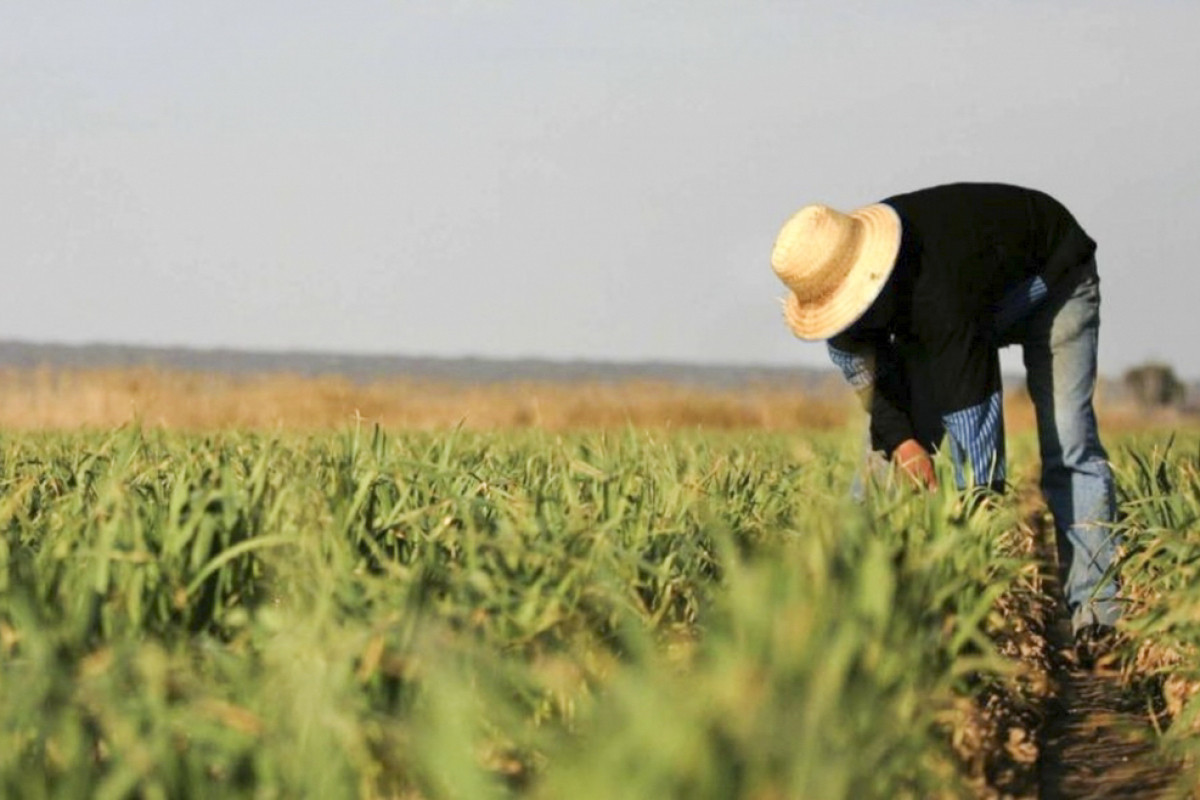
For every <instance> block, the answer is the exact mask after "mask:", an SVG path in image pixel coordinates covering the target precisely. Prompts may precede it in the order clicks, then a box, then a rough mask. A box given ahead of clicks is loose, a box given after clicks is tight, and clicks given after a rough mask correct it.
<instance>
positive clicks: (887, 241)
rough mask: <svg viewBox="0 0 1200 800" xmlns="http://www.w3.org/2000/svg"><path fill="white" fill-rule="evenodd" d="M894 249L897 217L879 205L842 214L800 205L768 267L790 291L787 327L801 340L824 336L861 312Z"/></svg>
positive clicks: (884, 278) (896, 248) (884, 279)
mask: <svg viewBox="0 0 1200 800" xmlns="http://www.w3.org/2000/svg"><path fill="white" fill-rule="evenodd" d="M899 251H900V216H899V215H898V214H897V213H896V212H895V210H894V209H893V208H892V207H891V206H888V205H885V204H883V203H876V204H875V205H871V206H866V207H865V208H860V209H858V210H857V211H854V212H852V213H850V214H843V213H841V212H840V211H836V210H834V209H832V208H829V207H828V206H822V205H813V206H805V207H804V208H802V209H800V210H799V211H797V212H796V214H795V216H793V217H792V218H791V219H789V220H788V221H787V222H786V223H784V226H783V229H782V230H781V231H780V232H779V237H778V238H777V239H776V240H775V249H774V250H772V251H771V268H772V269H774V270H775V274H776V275H778V276H779V279H780V280H781V281H783V283H784V285H785V286H787V288H788V289H790V290H791V293H790V294H789V295H788V296H787V299H786V300H784V306H783V315H784V319H785V320H786V321H787V324H788V327H790V328H791V329H792V332H793V333H795V334H796V335H797V336H799V337H800V338H801V339H828V338H829V337H831V336H836V335H837V334H839V333H841V332H842V331H844V330H845V329H846V328H848V327H850V325H852V324H853V323H854V321H855V320H857V319H858V318H859V317H861V316H862V315H863V314H864V313H866V311H867V309H868V308H870V307H871V303H873V302H874V301H875V298H876V297H878V296H879V293H880V292H881V291H883V286H884V284H885V283H887V279H888V276H889V275H891V274H892V267H894V266H895V264H896V254H897V253H898V252H899Z"/></svg>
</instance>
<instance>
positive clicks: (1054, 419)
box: [771, 183, 1120, 646]
mask: <svg viewBox="0 0 1200 800" xmlns="http://www.w3.org/2000/svg"><path fill="white" fill-rule="evenodd" d="M1095 251H1096V243H1095V242H1094V241H1093V240H1092V239H1091V237H1089V236H1088V235H1087V233H1085V232H1084V230H1083V228H1082V227H1080V225H1079V223H1078V222H1077V221H1076V220H1075V218H1074V217H1073V216H1072V215H1071V213H1070V212H1069V211H1068V210H1067V209H1066V208H1065V207H1064V206H1063V205H1062V204H1061V203H1059V202H1058V201H1057V200H1055V199H1054V198H1052V197H1050V196H1049V195H1047V194H1044V193H1042V192H1039V191H1035V190H1032V189H1025V188H1020V187H1016V186H1007V185H1002V184H982V183H979V184H976V183H959V184H951V185H946V186H936V187H933V188H929V189H922V190H919V191H915V192H911V193H908V194H901V195H896V196H894V197H889V198H887V199H886V200H883V201H882V202H880V203H876V204H874V205H869V206H866V207H864V208H860V209H858V210H856V211H854V212H852V213H849V214H843V213H840V212H838V211H835V210H834V209H832V208H829V207H827V206H823V205H812V206H807V207H805V208H803V209H801V210H800V211H799V212H797V213H796V214H795V215H794V216H793V217H792V218H791V219H790V220H788V221H787V223H786V224H785V225H784V226H783V229H782V230H781V231H780V233H779V237H778V239H777V240H776V242H775V247H774V250H773V252H772V254H771V266H772V268H773V269H774V270H775V273H776V275H778V276H779V278H780V280H782V281H783V283H784V285H785V286H787V288H788V289H789V290H790V292H789V294H788V296H787V298H786V300H785V304H784V316H785V319H786V321H787V324H788V326H789V327H790V328H791V329H792V331H793V332H794V333H795V334H796V335H797V336H798V337H800V338H802V339H808V340H827V341H828V348H829V354H830V356H831V358H832V360H833V362H834V363H835V364H836V365H837V366H838V367H839V368H840V369H841V371H842V373H843V374H844V375H845V376H846V378H847V380H848V381H849V382H850V384H851V385H852V386H853V387H854V388H855V390H856V391H858V393H859V394H860V396H861V397H862V398H863V400H864V403H865V404H866V406H867V408H868V410H869V412H870V417H871V421H870V434H871V443H872V447H873V448H874V449H875V450H879V451H882V452H883V453H884V454H885V455H887V456H888V457H889V458H890V459H891V460H892V461H893V462H894V463H895V464H897V465H898V467H899V468H901V469H902V470H903V471H904V472H906V473H907V474H908V475H910V476H911V477H912V478H913V479H914V480H916V481H918V482H919V483H923V484H925V485H927V486H930V487H935V486H936V477H935V475H934V471H933V466H932V462H931V461H930V452H931V451H933V450H934V449H935V448H936V447H937V446H938V444H939V442H940V441H941V440H942V439H943V438H944V436H945V434H949V443H950V449H951V455H952V458H953V461H954V465H955V474H956V478H957V482H958V484H959V488H963V487H965V485H966V483H967V482H968V481H973V482H974V483H975V484H977V485H987V486H991V487H993V488H995V489H998V490H999V489H1002V488H1003V486H1004V483H1005V477H1006V474H1007V473H1006V464H1005V451H1004V419H1003V415H1002V404H1001V383H1000V361H999V349H1000V348H1001V347H1004V346H1006V345H1009V344H1019V345H1020V346H1021V347H1022V350H1023V356H1024V361H1025V369H1026V373H1027V382H1028V386H1029V394H1030V397H1031V398H1032V400H1033V404H1034V407H1035V409H1036V412H1037V427H1038V443H1039V446H1040V449H1041V458H1042V478H1041V485H1042V491H1043V493H1044V494H1045V497H1046V501H1047V503H1048V504H1049V506H1050V510H1051V512H1052V514H1053V516H1054V522H1055V530H1056V534H1057V543H1058V552H1059V560H1060V565H1062V566H1064V567H1065V579H1064V585H1063V589H1064V594H1065V596H1066V600H1067V604H1068V606H1069V608H1070V611H1071V619H1072V626H1073V628H1074V631H1075V635H1076V640H1077V641H1078V642H1080V643H1081V646H1086V643H1087V642H1088V641H1091V640H1095V639H1099V638H1104V637H1107V636H1109V635H1110V634H1111V630H1112V625H1113V623H1114V622H1115V621H1116V620H1117V618H1118V616H1119V614H1120V609H1119V606H1118V603H1117V600H1116V599H1115V595H1116V592H1117V585H1116V581H1115V579H1114V578H1113V577H1112V576H1111V575H1109V574H1108V573H1109V568H1110V566H1111V565H1112V562H1113V559H1114V557H1115V550H1116V548H1115V541H1114V534H1113V530H1112V526H1111V523H1112V521H1113V518H1114V513H1115V501H1114V487H1113V477H1112V472H1111V470H1110V468H1109V464H1108V456H1107V454H1106V453H1105V451H1104V447H1103V446H1102V445H1101V443H1100V436H1099V433H1098V431H1097V425H1096V415H1095V411H1094V409H1093V406H1092V394H1093V390H1094V387H1095V382H1096V347H1097V334H1098V332H1099V327H1100V290H1099V278H1098V277H1097V275H1096V262H1095Z"/></svg>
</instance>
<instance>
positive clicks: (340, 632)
mask: <svg viewBox="0 0 1200 800" xmlns="http://www.w3.org/2000/svg"><path fill="white" fill-rule="evenodd" d="M856 450H857V447H856V445H855V443H854V442H853V441H852V437H849V436H845V435H833V436H804V437H802V436H798V435H779V434H773V435H766V434H749V435H747V434H738V435H723V434H706V435H701V434H694V433H693V434H686V433H679V434H669V435H668V434H652V433H645V432H636V431H632V430H631V431H629V432H626V433H623V434H594V435H593V434H575V435H571V436H564V437H555V436H552V435H549V434H544V433H537V432H527V433H503V434H476V433H466V432H461V431H459V432H453V431H452V432H447V433H442V434H438V435H435V434H415V433H414V434H404V435H400V436H388V435H385V434H383V433H381V432H380V431H378V430H375V431H371V432H368V431H360V430H352V431H347V432H345V433H343V434H340V435H336V436H335V435H325V436H316V437H311V438H298V437H297V438H289V437H286V436H277V437H271V436H265V435H259V434H224V435H221V436H216V437H202V436H184V435H178V434H168V433H161V432H141V431H138V430H135V429H123V430H119V431H116V432H114V433H112V434H108V435H99V434H70V435H66V434H63V435H46V434H42V435H34V434H26V435H20V436H15V437H6V438H5V439H4V440H3V441H2V442H0V794H4V795H6V796H21V797H30V798H37V797H73V796H96V797H102V798H105V797H111V798H118V797H125V796H128V795H130V794H131V793H135V794H137V795H139V796H144V797H150V798H153V797H207V796H221V797H236V796H245V797H293V796H319V797H323V798H324V797H342V796H374V797H470V798H476V797H505V796H514V795H517V796H533V797H563V796H572V797H583V798H586V797H598V798H600V797H616V796H622V797H671V796H677V797H684V796H686V797H730V796H758V797H782V796H806V797H861V796H933V795H939V794H943V795H958V794H961V793H962V792H963V791H965V790H966V787H968V786H969V785H978V783H979V781H980V780H982V777H981V775H980V774H979V769H978V767H972V766H971V765H970V764H969V763H968V762H967V761H965V760H964V758H963V755H962V753H961V752H956V750H955V742H956V741H957V738H956V735H955V726H956V725H958V724H959V722H960V721H961V713H960V711H961V709H962V708H963V705H964V703H966V704H968V705H969V704H970V702H971V701H972V699H973V698H975V697H976V696H977V695H979V693H980V692H982V691H984V690H985V689H986V688H987V687H989V686H993V687H994V686H995V685H996V684H998V683H1004V682H1006V681H1011V680H1013V679H1014V678H1013V674H1014V673H1013V668H1012V667H1013V665H1012V663H1011V662H1009V661H1007V660H1006V659H1005V658H1003V657H1002V656H1001V655H1000V654H999V653H998V652H997V649H996V648H995V646H994V645H993V641H994V640H995V638H996V637H997V635H998V633H999V632H1001V631H1002V630H1003V629H1004V628H1005V627H1006V626H1009V625H1011V624H1012V620H1010V619H1006V618H1005V617H1004V616H1003V615H1002V614H1001V610H1000V609H1001V606H1002V604H1001V603H1000V600H1001V598H1002V597H1004V596H1006V595H1007V594H1009V593H1011V592H1013V591H1014V590H1015V589H1019V588H1020V587H1021V586H1023V585H1026V584H1028V582H1029V581H1030V580H1031V579H1030V565H1029V563H1028V562H1027V561H1026V560H1024V559H1022V558H1019V557H1018V555H1017V551H1018V549H1019V548H1018V544H1017V543H1016V541H1015V540H1014V536H1015V533H1014V532H1016V531H1019V530H1020V528H1021V525H1020V519H1019V513H1018V509H1017V507H1016V503H1015V500H1012V499H1006V500H1004V501H1000V502H997V503H992V504H990V505H988V506H984V507H978V506H977V505H976V504H964V503H963V501H962V499H961V498H956V497H954V496H953V495H952V494H950V493H944V494H940V495H935V496H932V497H924V496H919V495H916V494H914V493H912V492H910V491H908V490H907V489H905V488H903V487H892V488H887V487H884V488H882V489H881V490H880V491H879V492H876V493H873V494H872V495H871V497H870V499H869V500H868V502H866V503H863V504H859V503H855V502H854V501H852V500H851V498H850V497H849V496H848V492H847V487H848V485H849V484H850V477H851V475H850V473H851V471H852V469H853V468H854V463H855V461H856Z"/></svg>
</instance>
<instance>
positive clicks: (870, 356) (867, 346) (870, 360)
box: [828, 335, 937, 488]
mask: <svg viewBox="0 0 1200 800" xmlns="http://www.w3.org/2000/svg"><path fill="white" fill-rule="evenodd" d="M828 348H829V356H830V359H831V360H832V361H833V363H834V364H836V365H837V367H838V368H839V369H840V370H841V372H842V375H843V376H844V377H845V378H846V381H847V382H848V383H849V384H850V385H851V386H852V387H853V388H854V390H855V392H857V393H858V396H859V399H860V400H861V401H862V403H863V407H864V408H865V409H866V410H867V412H868V413H869V414H870V416H871V447H872V448H873V449H876V450H881V451H883V452H884V453H886V454H887V456H888V457H889V458H890V459H891V460H892V461H894V462H895V463H896V464H897V465H899V466H900V467H901V468H902V469H903V470H904V471H905V472H906V473H907V474H908V475H909V476H910V477H911V478H913V480H914V481H916V482H917V483H918V484H921V485H924V486H929V487H931V488H936V487H937V478H936V476H935V475H934V471H933V461H932V460H931V459H930V456H929V453H928V451H926V450H925V448H924V447H922V446H921V444H919V443H918V442H917V440H916V437H915V433H914V428H913V423H912V420H911V418H910V416H909V413H908V411H907V410H906V407H907V405H908V403H907V398H908V397H909V396H910V392H909V391H908V384H907V375H906V374H905V370H904V367H903V362H902V360H901V359H900V357H899V354H898V353H897V351H896V349H895V347H893V346H892V345H891V344H890V343H888V342H886V341H885V340H884V339H883V338H882V337H880V338H878V339H874V340H864V339H854V338H851V337H849V336H845V335H843V336H840V337H834V338H833V339H832V340H830V341H829V342H828Z"/></svg>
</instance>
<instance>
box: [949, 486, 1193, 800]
mask: <svg viewBox="0 0 1200 800" xmlns="http://www.w3.org/2000/svg"><path fill="white" fill-rule="evenodd" d="M1026 519H1027V520H1028V524H1027V525H1026V526H1023V528H1022V530H1021V531H1018V532H1014V536H1015V537H1016V538H1015V539H1014V541H1013V543H1012V544H1013V546H1014V548H1015V549H1016V550H1017V551H1018V552H1020V554H1021V555H1022V556H1026V557H1028V558H1029V562H1030V570H1031V572H1030V574H1029V576H1028V577H1029V580H1028V581H1027V582H1026V585H1024V586H1023V587H1020V588H1018V589H1016V590H1014V591H1012V592H1009V593H1008V594H1007V595H1005V596H1004V597H1003V598H1001V600H1000V610H1001V612H1002V613H1003V615H1004V617H1005V618H1006V620H1007V622H1008V625H1007V626H1006V628H1005V630H1004V631H1003V632H1001V633H1000V634H999V635H998V636H997V638H996V645H997V648H998V649H999V650H1000V652H1001V653H1002V654H1004V655H1006V656H1008V657H1009V658H1012V659H1014V660H1016V661H1017V662H1018V663H1019V664H1021V666H1022V670H1021V672H1020V674H1019V675H1018V676H1017V677H1016V678H1014V679H1012V680H1008V681H1003V682H997V683H996V684H995V685H993V686H988V687H985V689H984V691H983V692H982V693H981V694H980V698H979V700H978V702H977V703H975V704H974V705H973V707H972V708H971V709H970V710H969V711H968V712H967V714H966V719H965V720H962V724H961V725H960V726H959V729H958V731H957V732H956V734H955V741H954V745H955V747H956V749H957V750H958V751H959V754H960V756H962V757H963V758H964V759H965V760H966V761H967V764H968V768H969V771H970V773H971V774H972V777H973V779H974V788H975V789H976V794H977V796H979V797H985V798H1045V799H1046V800H1065V799H1067V798H1160V797H1178V796H1181V794H1183V793H1182V792H1180V790H1179V787H1178V786H1177V782H1178V775H1179V770H1178V768H1177V767H1176V766H1175V765H1173V764H1171V763H1169V762H1167V761H1166V760H1164V759H1163V758H1162V757H1161V756H1160V754H1159V753H1158V749H1157V747H1156V739H1157V738H1158V736H1159V732H1160V731H1161V730H1162V729H1163V728H1164V727H1165V726H1166V725H1167V724H1168V722H1169V721H1168V720H1167V719H1166V713H1165V711H1164V709H1163V707H1162V700H1161V696H1160V693H1159V692H1158V691H1157V690H1155V689H1154V687H1153V686H1151V685H1149V684H1146V685H1131V684H1130V683H1128V682H1127V681H1123V680H1122V677H1121V675H1120V673H1119V671H1118V670H1117V669H1116V668H1115V665H1103V664H1102V665H1100V666H1097V667H1091V668H1088V667H1083V666H1081V665H1080V664H1079V663H1078V661H1077V659H1076V656H1075V652H1074V647H1073V641H1072V636H1071V628H1070V621H1069V619H1068V618H1067V617H1066V612H1065V605H1064V603H1063V602H1062V599H1061V594H1060V592H1059V588H1058V580H1057V575H1056V572H1057V570H1056V568H1055V567H1054V563H1055V557H1054V542H1053V527H1052V525H1051V523H1050V520H1049V517H1048V516H1047V515H1046V514H1045V511H1044V508H1043V509H1037V508H1034V509H1032V510H1031V511H1030V513H1029V514H1028V515H1027V516H1026Z"/></svg>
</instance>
